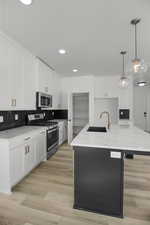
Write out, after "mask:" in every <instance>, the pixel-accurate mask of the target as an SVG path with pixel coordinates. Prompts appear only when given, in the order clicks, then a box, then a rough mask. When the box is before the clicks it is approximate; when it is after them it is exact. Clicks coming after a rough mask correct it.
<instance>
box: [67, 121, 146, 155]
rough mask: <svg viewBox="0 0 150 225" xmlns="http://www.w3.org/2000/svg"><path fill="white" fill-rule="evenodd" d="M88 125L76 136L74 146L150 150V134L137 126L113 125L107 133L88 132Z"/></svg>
mask: <svg viewBox="0 0 150 225" xmlns="http://www.w3.org/2000/svg"><path fill="white" fill-rule="evenodd" d="M92 126H93V125H92ZM88 127H89V125H87V126H86V127H85V128H84V129H83V130H81V132H80V133H79V134H78V135H77V136H76V137H75V138H74V140H73V141H72V143H71V145H72V146H80V147H94V148H107V149H116V150H128V151H140V152H142V151H143V152H150V134H149V133H146V132H144V131H142V130H141V129H139V128H137V127H135V126H132V125H130V126H128V127H126V126H119V125H112V126H111V128H110V130H108V131H107V132H106V133H101V132H87V129H88Z"/></svg>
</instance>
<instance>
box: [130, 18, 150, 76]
mask: <svg viewBox="0 0 150 225" xmlns="http://www.w3.org/2000/svg"><path fill="white" fill-rule="evenodd" d="M140 21H141V19H139V18H136V19H133V20H131V25H133V26H134V32H135V47H134V48H135V56H134V59H133V60H132V62H131V66H130V67H131V68H130V69H129V70H130V72H131V73H135V74H136V73H143V72H146V71H147V70H148V66H147V64H146V63H145V62H144V59H140V58H139V57H138V44H137V25H138V24H139V23H140Z"/></svg>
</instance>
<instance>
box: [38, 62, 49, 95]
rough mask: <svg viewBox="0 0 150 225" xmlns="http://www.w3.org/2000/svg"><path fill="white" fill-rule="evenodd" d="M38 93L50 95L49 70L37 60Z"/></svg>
mask: <svg viewBox="0 0 150 225" xmlns="http://www.w3.org/2000/svg"><path fill="white" fill-rule="evenodd" d="M37 76H38V87H37V88H38V91H40V92H44V93H49V68H48V67H47V66H46V65H45V64H44V63H43V62H41V61H40V60H38V59H37Z"/></svg>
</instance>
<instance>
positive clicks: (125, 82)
mask: <svg viewBox="0 0 150 225" xmlns="http://www.w3.org/2000/svg"><path fill="white" fill-rule="evenodd" d="M126 53H127V52H126V51H121V52H120V54H121V55H122V74H121V78H120V81H119V86H120V87H121V88H127V87H128V85H129V80H128V78H127V76H126V74H125V55H126Z"/></svg>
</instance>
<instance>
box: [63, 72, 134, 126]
mask: <svg viewBox="0 0 150 225" xmlns="http://www.w3.org/2000/svg"><path fill="white" fill-rule="evenodd" d="M119 78H120V77H119V76H80V77H64V78H62V82H61V85H62V92H63V95H62V105H63V107H64V108H68V103H67V99H68V94H69V93H74V92H89V93H90V104H89V107H90V122H91V123H93V122H94V120H95V118H94V117H95V116H94V115H95V114H94V112H95V109H94V108H95V107H94V98H118V104H119V108H129V109H130V112H131V113H130V115H131V116H130V120H131V121H132V118H133V117H132V111H133V85H132V83H133V82H132V78H131V77H130V82H129V87H128V88H127V89H122V88H120V87H119Z"/></svg>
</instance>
